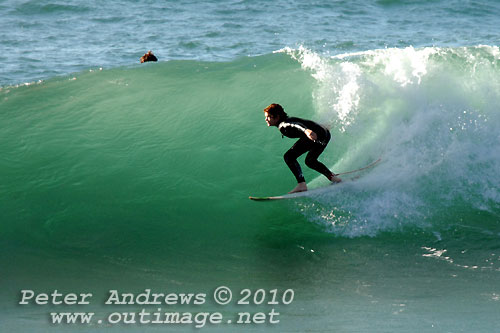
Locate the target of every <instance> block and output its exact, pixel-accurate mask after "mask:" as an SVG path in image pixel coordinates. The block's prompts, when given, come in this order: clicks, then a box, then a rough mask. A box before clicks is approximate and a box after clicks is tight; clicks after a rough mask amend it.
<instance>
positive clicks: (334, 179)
mask: <svg viewBox="0 0 500 333" xmlns="http://www.w3.org/2000/svg"><path fill="white" fill-rule="evenodd" d="M330 181H331V182H332V183H335V184H336V183H340V182H341V181H342V179H340V178H339V177H337V175H336V174H333V175H332V176H331V177H330Z"/></svg>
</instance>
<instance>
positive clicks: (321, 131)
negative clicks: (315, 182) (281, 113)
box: [278, 117, 333, 183]
mask: <svg viewBox="0 0 500 333" xmlns="http://www.w3.org/2000/svg"><path fill="white" fill-rule="evenodd" d="M278 129H279V130H280V132H281V134H282V135H283V136H286V137H289V138H299V140H298V141H297V142H296V143H295V144H294V145H293V146H292V148H290V149H289V150H288V151H287V152H286V153H285V155H284V156H283V157H284V158H285V162H286V164H287V165H288V167H289V168H290V170H291V171H292V173H293V175H294V176H295V178H296V179H297V182H298V183H302V182H305V179H304V176H303V174H302V169H301V168H300V165H299V163H298V162H297V158H298V157H299V156H300V155H302V154H304V153H305V152H307V151H308V152H309V153H308V154H307V156H306V160H305V163H306V165H307V166H308V167H309V168H311V169H313V170H316V171H318V172H319V173H321V174H323V175H325V177H327V178H328V179H330V177H331V176H332V175H333V173H332V172H331V171H330V170H329V169H328V168H327V167H326V166H325V165H324V164H323V163H321V162H320V161H318V157H319V155H320V154H321V153H322V152H323V150H325V148H326V145H327V144H328V142H329V141H330V131H328V129H326V128H325V127H323V126H321V125H319V124H317V123H315V122H314V121H311V120H306V119H301V118H296V117H287V118H286V119H284V120H283V121H281V122H280V123H279V124H278ZM308 129H309V130H311V131H313V132H314V133H316V135H317V139H316V141H312V140H311V139H309V138H308V137H307V136H306V134H305V131H306V130H308Z"/></svg>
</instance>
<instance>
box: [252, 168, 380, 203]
mask: <svg viewBox="0 0 500 333" xmlns="http://www.w3.org/2000/svg"><path fill="white" fill-rule="evenodd" d="M380 161H381V158H379V159H377V160H376V161H374V162H372V163H370V164H368V165H367V166H365V167H362V168H359V169H356V170H351V171H346V172H342V173H339V174H337V175H338V176H342V175H348V174H351V173H355V172H359V171H363V170H366V169H368V168H372V167H374V166H375V165H377V164H378V163H379V162H380ZM357 178H358V177H355V178H354V179H357ZM332 185H335V184H334V183H332V184H330V185H327V186H324V187H318V188H315V189H314V190H309V191H304V192H296V193H289V194H283V195H278V196H273V197H249V199H250V200H254V201H269V200H283V199H294V198H300V197H306V196H309V195H313V194H317V193H318V192H321V191H324V190H325V189H326V188H328V187H329V186H332Z"/></svg>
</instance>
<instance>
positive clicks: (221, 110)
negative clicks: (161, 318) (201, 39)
mask: <svg viewBox="0 0 500 333" xmlns="http://www.w3.org/2000/svg"><path fill="white" fill-rule="evenodd" d="M499 64H500V52H499V49H498V47H489V46H477V47H469V48H422V49H414V48H403V49H381V50H372V51H367V52H361V53H354V54H352V53H351V54H344V55H337V56H333V57H324V56H321V55H319V54H317V53H314V52H312V51H310V50H308V49H306V48H298V49H283V50H280V51H278V52H277V53H276V54H269V55H264V56H259V57H251V58H244V59H240V60H235V61H231V62H225V63H213V62H199V61H171V62H165V63H158V64H151V65H149V64H148V65H147V66H141V67H134V68H116V69H112V70H101V71H87V72H81V73H78V74H76V75H72V76H69V77H63V78H57V79H52V80H48V81H43V82H39V83H34V84H30V85H20V86H10V87H4V88H2V89H1V90H0V102H1V109H2V112H1V113H0V117H1V119H0V126H1V130H0V139H1V142H2V148H1V150H2V152H1V154H2V159H1V162H0V171H1V172H0V174H1V178H2V179H1V184H2V185H1V187H0V191H1V194H2V195H1V199H0V209H1V210H2V212H3V218H2V221H1V222H0V223H1V228H2V230H3V231H4V232H3V233H2V236H1V237H2V238H3V242H4V244H10V246H13V247H14V248H17V247H20V246H22V247H26V246H27V247H28V248H36V249H40V248H41V249H44V250H45V251H61V250H64V251H65V252H66V253H71V251H75V252H77V253H81V252H82V251H85V253H89V254H92V253H94V254H98V255H103V254H104V253H105V255H106V256H110V257H112V258H115V259H116V258H123V257H127V256H129V257H134V256H140V255H141V254H143V253H156V254H157V256H158V257H162V258H170V259H172V260H176V261H177V262H181V261H183V260H185V259H186V258H192V257H193V256H199V255H201V254H200V253H204V254H206V253H220V247H221V244H224V247H225V249H227V251H228V253H232V254H234V255H237V254H238V253H242V251H243V252H244V251H248V249H249V248H251V247H252V246H254V245H252V244H253V243H254V241H255V237H257V236H256V232H257V233H258V231H257V230H258V229H259V228H260V225H261V223H262V221H263V220H266V219H267V220H271V221H275V222H276V221H282V222H276V223H288V222H290V221H297V216H302V217H303V218H305V219H306V220H307V221H309V222H312V223H313V225H314V224H316V225H317V226H316V227H319V228H320V229H321V230H322V232H325V231H326V232H327V233H330V234H332V235H334V236H339V237H361V236H372V237H377V236H378V235H381V234H383V233H385V232H396V233H398V234H400V235H401V237H413V235H414V233H415V230H424V231H425V230H427V231H429V230H430V231H432V232H436V233H438V234H439V233H442V232H446V230H449V229H450V228H453V226H455V225H461V226H464V227H466V228H473V229H475V230H480V231H481V232H484V233H493V234H497V233H498V232H499V225H498V217H499V214H500V206H499V204H500V191H499V188H500V181H499V179H498V176H497V174H498V170H500V148H499V145H498V142H499V139H500V137H499V133H500V113H499V112H498V107H497V101H498V100H499V99H500V96H499V95H500V79H499V77H500V75H499V74H500V73H499ZM272 102H279V103H281V104H282V105H284V107H285V109H286V110H287V112H288V113H289V114H292V115H295V116H301V117H308V118H312V119H315V120H317V121H319V122H322V123H324V124H327V125H329V126H331V132H332V137H333V140H332V142H331V143H330V145H329V146H328V148H327V150H326V151H325V153H324V154H323V155H322V159H323V161H324V162H325V163H326V164H327V165H328V166H330V167H331V168H332V170H333V171H334V172H342V171H347V170H350V169H354V168H358V167H361V166H363V165H365V164H366V163H368V162H370V161H372V160H374V159H376V158H377V157H379V156H381V157H382V162H381V163H380V164H379V165H378V166H377V167H375V168H373V169H371V170H369V171H366V172H364V173H363V174H361V177H360V178H359V179H357V180H355V181H353V182H348V181H346V182H344V183H343V184H340V185H338V186H335V187H332V188H331V189H328V191H326V192H323V193H321V194H320V195H317V196H310V197H307V198H305V199H303V200H296V201H292V202H286V203H279V204H276V205H258V204H256V203H254V202H250V201H249V200H248V199H247V196H248V195H266V194H279V193H282V192H286V191H288V190H289V189H290V188H292V187H293V186H294V179H293V176H292V175H291V173H290V172H289V171H288V169H287V168H286V166H285V164H284V163H283V161H282V154H283V153H284V152H285V151H286V150H287V149H288V148H289V147H290V146H291V145H292V144H293V141H292V140H289V139H284V140H281V136H280V135H279V133H278V132H277V131H276V129H274V128H272V129H270V128H267V127H266V126H265V123H264V119H263V114H262V111H261V110H262V109H263V108H264V107H266V106H267V105H268V104H270V103H272ZM304 170H305V176H306V179H308V180H309V181H310V186H311V187H316V186H320V185H324V184H325V180H324V179H322V178H321V177H318V175H317V174H316V173H315V172H314V171H311V170H308V169H307V168H304ZM346 180H348V178H346ZM297 212H300V214H298V213H297ZM300 225H302V224H300V223H299V226H298V227H296V228H297V230H295V231H294V232H297V233H299V234H300V233H302V232H310V230H309V229H308V228H306V229H307V230H308V231H306V229H303V228H302V227H300ZM280 237H281V236H280V235H279V234H277V235H276V238H277V239H279V238H280ZM180 249H181V250H180ZM174 253H175V259H174V255H173V254H174ZM116 260H118V259H116Z"/></svg>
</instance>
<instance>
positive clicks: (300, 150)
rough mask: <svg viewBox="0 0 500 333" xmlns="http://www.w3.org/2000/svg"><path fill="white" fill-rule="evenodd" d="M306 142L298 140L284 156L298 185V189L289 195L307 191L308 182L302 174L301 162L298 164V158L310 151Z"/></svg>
mask: <svg viewBox="0 0 500 333" xmlns="http://www.w3.org/2000/svg"><path fill="white" fill-rule="evenodd" d="M304 140H307V139H300V140H298V141H297V142H296V143H295V144H294V145H293V146H292V148H290V149H289V150H288V151H287V152H286V153H285V155H284V156H283V158H284V159H285V163H286V164H287V165H288V167H289V168H290V171H292V173H293V175H294V176H295V179H296V180H297V183H298V184H297V187H295V188H294V189H293V190H292V191H290V192H289V193H294V192H302V191H307V185H306V180H305V179H304V175H303V174H302V169H301V168H300V164H299V162H297V158H298V157H299V156H300V155H302V154H304V153H305V152H306V151H308V150H309V147H308V145H307V141H304Z"/></svg>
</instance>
